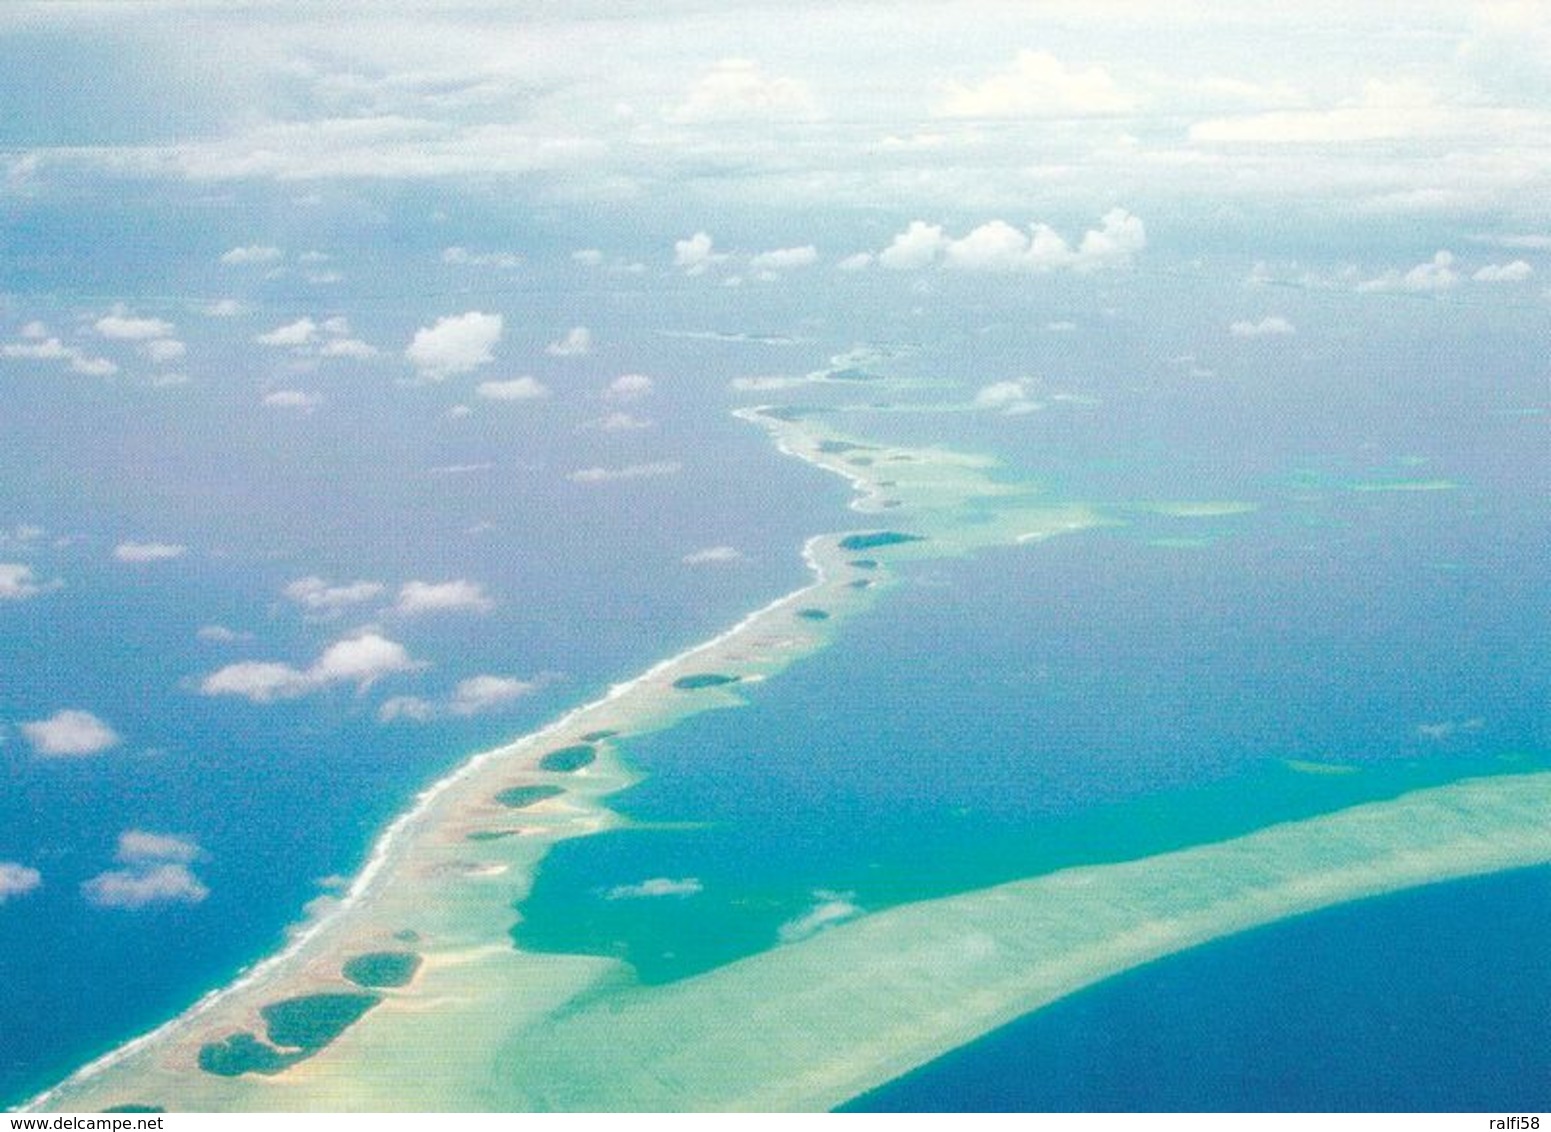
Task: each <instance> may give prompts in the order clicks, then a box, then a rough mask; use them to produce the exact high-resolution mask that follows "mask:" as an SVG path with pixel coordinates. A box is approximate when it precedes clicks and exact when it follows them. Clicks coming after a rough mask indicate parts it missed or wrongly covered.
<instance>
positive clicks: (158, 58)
mask: <svg viewBox="0 0 1551 1132" xmlns="http://www.w3.org/2000/svg"><path fill="white" fill-rule="evenodd" d="M302 11H303V12H304V13H305V15H303V16H301V17H298V15H297V10H296V9H295V7H294V6H293V5H284V4H267V3H235V4H230V3H220V4H217V3H159V2H147V3H136V2H133V0H114V2H101V3H92V2H82V3H68V4H47V3H43V4H35V3H26V2H21V3H14V4H10V5H7V6H6V10H5V11H4V13H0V52H3V58H4V61H5V66H4V68H3V70H0V73H3V74H4V75H5V76H6V77H5V78H4V79H3V80H0V83H3V84H4V87H3V102H4V103H5V104H6V105H7V106H9V107H10V108H11V112H10V113H7V114H6V115H5V121H4V123H3V125H0V146H3V150H4V160H5V168H6V174H5V178H6V187H7V195H8V196H10V197H13V198H14V197H22V198H29V197H31V198H36V197H39V196H47V195H49V194H51V193H57V192H60V191H63V190H64V189H65V187H66V186H68V185H69V184H71V183H72V182H73V181H76V180H77V179H79V178H118V179H122V180H125V181H130V182H140V183H160V182H181V183H184V184H187V185H191V186H199V187H201V188H203V189H204V190H205V191H207V192H221V191H224V190H229V189H231V188H233V187H235V186H237V185H244V184H253V183H266V182H272V183H283V184H287V185H289V186H291V188H292V191H293V192H295V193H296V194H297V195H303V194H305V193H306V192H307V191H308V189H309V188H317V187H318V186H320V185H321V184H323V183H328V182H334V181H340V180H345V181H351V182H356V183H362V182H372V181H376V182H379V183H384V184H386V183H399V182H426V181H448V180H457V179H470V180H474V179H484V180H485V181H486V182H487V183H500V184H502V185H503V186H504V187H506V188H507V189H509V190H514V191H517V192H520V193H521V194H522V195H523V196H524V197H525V198H527V199H529V200H530V201H532V202H534V203H535V204H536V205H542V206H550V205H564V206H574V207H578V208H583V207H587V206H589V205H590V206H592V207H594V208H595V209H597V210H598V211H599V212H602V211H604V210H605V209H607V208H611V207H618V206H622V205H628V204H655V205H663V204H665V203H667V202H669V201H678V200H689V201H694V202H696V203H700V204H702V205H704V206H705V207H707V208H727V207H734V208H735V207H745V206H746V207H758V208H760V209H772V208H775V209H809V210H813V209H822V210H827V209H832V208H836V207H841V208H859V209H878V208H883V209H888V210H890V211H894V210H902V211H908V210H913V213H914V215H915V216H918V217H919V218H921V219H924V220H928V221H931V220H933V219H934V218H941V217H943V216H945V215H949V214H953V215H966V214H968V213H969V212H970V211H972V210H978V211H980V212H982V213H984V214H985V215H986V217H987V218H990V217H994V216H999V215H1003V214H1008V219H1009V221H1010V222H1012V223H1014V224H1020V225H1021V224H1023V223H1027V220H1026V219H1025V216H1026V214H1027V213H1028V211H1029V209H1030V208H1031V207H1033V206H1038V207H1039V209H1040V210H1041V211H1042V212H1047V213H1049V214H1051V215H1061V216H1079V217H1082V218H1083V219H1089V218H1091V217H1093V216H1097V215H1102V214H1103V212H1105V211H1106V210H1107V209H1108V208H1109V207H1113V206H1115V205H1120V206H1123V207H1126V208H1128V209H1130V210H1131V211H1133V212H1138V213H1141V214H1142V215H1143V216H1144V218H1145V217H1147V216H1148V215H1149V214H1152V215H1156V214H1157V213H1158V210H1160V209H1163V210H1167V211H1168V212H1169V213H1171V214H1172V213H1179V214H1182V215H1179V216H1178V217H1177V220H1178V222H1179V223H1181V224H1189V225H1191V226H1192V227H1195V226H1199V227H1201V228H1204V229H1210V228H1212V227H1214V226H1219V225H1221V226H1228V227H1232V226H1234V225H1235V224H1236V223H1243V220H1242V217H1241V216H1240V215H1239V214H1240V213H1241V212H1243V213H1248V214H1253V215H1255V216H1258V217H1261V218H1263V217H1264V216H1265V214H1266V213H1267V212H1268V211H1271V212H1281V211H1283V210H1288V209H1290V210H1291V213H1292V215H1293V216H1294V217H1297V218H1299V219H1302V220H1312V219H1315V218H1316V217H1317V216H1320V215H1325V214H1327V213H1328V211H1329V210H1331V209H1336V210H1338V211H1339V212H1340V213H1341V214H1342V215H1343V216H1344V218H1345V219H1347V220H1348V221H1350V222H1351V223H1353V224H1354V225H1359V226H1360V225H1361V224H1363V223H1367V224H1370V225H1373V226H1378V227H1382V226H1385V225H1388V224H1392V223H1428V222H1434V221H1439V220H1451V221H1456V222H1461V221H1466V220H1469V221H1471V222H1473V223H1475V224H1478V225H1483V226H1485V225H1487V224H1488V223H1490V224H1491V226H1492V227H1493V229H1495V230H1496V234H1499V235H1513V234H1518V233H1519V232H1520V231H1521V230H1522V232H1523V233H1525V234H1535V233H1537V232H1539V231H1540V230H1541V229H1543V228H1544V227H1545V222H1546V215H1545V212H1546V208H1547V205H1546V204H1545V203H1544V202H1545V201H1546V200H1547V199H1551V194H1547V193H1546V192H1545V191H1544V190H1545V188H1546V177H1547V172H1548V161H1551V156H1548V154H1551V148H1548V147H1551V95H1548V93H1547V92H1548V91H1551V31H1548V29H1547V26H1546V22H1545V20H1544V19H1543V18H1542V13H1540V12H1539V11H1537V5H1535V4H1533V3H1497V4H1485V3H1483V4H1469V3H1428V2H1422V3H1407V4H1362V5H1353V4H1337V3H1323V2H1302V3H1297V4H1288V5H1275V6H1266V5H1255V6H1244V5H1232V4H1222V3H1188V2H1186V3H1168V4H1163V3H1143V2H1124V0H1109V2H1100V3H1080V4H1079V3H1060V2H1052V3H1041V4H1036V5H1030V4H998V3H975V2H965V3H954V4H911V3H900V2H892V3H889V2H880V3H850V4H843V5H838V6H832V5H822V6H815V7H811V8H807V9H802V8H793V7H792V6H790V5H770V4H751V3H734V4H720V3H718V4H700V3H670V4H662V5H652V6H651V8H650V11H647V12H632V11H630V10H629V9H628V8H625V9H622V8H621V7H620V6H619V5H608V4H599V3H593V4H587V3H578V4H568V5H551V4H526V5H523V4H493V3H462V4H456V3H454V4H441V5H413V4H397V3H391V2H390V3H384V4H354V3H341V4H330V5H326V6H312V7H310V8H304V9H303V10H302ZM368 191H369V190H368ZM1192 201H1193V202H1194V204H1193V205H1192ZM1206 201H1210V204H1209V205H1208V204H1206ZM598 219H599V225H600V230H604V229H605V228H606V221H605V220H604V218H603V217H602V216H599V218H598ZM806 242H807V241H804V243H806ZM799 246H801V245H799ZM835 250H837V251H838V250H840V249H839V248H836V249H835ZM848 250H849V251H852V252H855V251H863V250H868V249H867V248H866V247H865V246H864V245H859V246H856V247H852V248H850V249H848Z"/></svg>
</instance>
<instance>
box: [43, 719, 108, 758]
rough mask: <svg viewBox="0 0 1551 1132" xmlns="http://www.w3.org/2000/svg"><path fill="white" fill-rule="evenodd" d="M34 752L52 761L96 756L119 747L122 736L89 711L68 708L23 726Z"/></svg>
mask: <svg viewBox="0 0 1551 1132" xmlns="http://www.w3.org/2000/svg"><path fill="white" fill-rule="evenodd" d="M21 729H22V734H23V735H25V736H26V737H27V741H28V742H29V743H31V744H32V749H33V750H34V751H36V752H37V753H38V754H40V755H46V756H48V757H50V758H57V757H66V756H77V755H95V754H99V753H101V752H102V751H106V750H107V749H108V748H109V747H113V746H117V745H118V743H119V742H120V741H121V740H120V738H119V735H118V732H116V731H114V730H113V728H111V727H109V726H108V725H107V724H106V723H104V722H103V721H102V720H100V719H98V718H97V717H96V716H95V715H93V714H92V713H91V712H89V711H81V710H79V709H76V708H67V709H65V710H63V711H57V712H55V713H54V714H53V715H51V716H49V718H47V719H39V720H34V721H33V722H31V723H23V724H22V725H21Z"/></svg>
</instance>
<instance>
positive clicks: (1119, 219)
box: [878, 208, 1147, 272]
mask: <svg viewBox="0 0 1551 1132" xmlns="http://www.w3.org/2000/svg"><path fill="white" fill-rule="evenodd" d="M1146 246H1147V229H1146V226H1145V225H1143V223H1142V221H1141V219H1140V218H1139V217H1137V216H1134V215H1132V214H1131V213H1130V212H1127V211H1126V210H1125V209H1123V208H1113V209H1110V211H1108V212H1106V213H1105V214H1104V215H1103V216H1102V217H1101V218H1100V220H1099V226H1098V227H1097V228H1090V229H1088V231H1086V232H1084V233H1083V235H1082V238H1081V239H1080V240H1079V241H1078V243H1077V246H1076V247H1075V248H1074V247H1073V246H1072V245H1071V244H1070V243H1069V242H1068V241H1067V239H1066V238H1065V237H1064V236H1062V235H1061V234H1060V233H1059V232H1057V231H1056V230H1055V229H1053V228H1051V227H1050V226H1049V225H1047V224H1033V225H1030V226H1029V229H1028V232H1027V234H1025V233H1024V232H1023V231H1022V230H1020V229H1018V228H1015V227H1013V225H1011V224H1009V223H1007V222H1006V221H1005V220H990V221H987V222H986V223H985V224H982V225H980V226H979V227H977V228H974V229H972V230H971V231H970V232H969V233H968V234H967V235H965V236H963V237H962V238H959V239H954V238H953V237H951V236H948V235H947V234H946V233H945V232H944V231H943V228H942V226H941V225H940V224H928V223H926V222H925V221H923V220H913V221H911V223H910V225H909V226H908V227H907V228H906V229H905V230H904V231H903V232H901V233H899V234H898V235H896V236H895V237H894V239H893V241H892V242H891V243H890V244H889V246H888V247H886V248H884V249H883V251H881V252H879V253H878V263H879V264H881V265H882V266H884V267H887V268H890V269H892V270H895V271H910V270H915V269H919V268H923V267H928V266H930V265H932V264H933V263H936V262H937V261H938V260H939V258H941V260H942V262H943V263H944V264H945V265H946V266H947V267H949V268H952V269H954V270H958V271H972V272H1017V271H1033V272H1042V271H1056V270H1063V269H1064V270H1071V271H1077V272H1090V271H1101V270H1104V269H1106V268H1117V267H1125V266H1128V265H1129V264H1130V263H1131V261H1132V259H1133V258H1134V257H1135V255H1136V253H1137V252H1140V251H1141V250H1142V249H1143V248H1145V247H1146Z"/></svg>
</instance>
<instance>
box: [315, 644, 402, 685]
mask: <svg viewBox="0 0 1551 1132" xmlns="http://www.w3.org/2000/svg"><path fill="white" fill-rule="evenodd" d="M420 667H421V665H420V664H419V663H418V662H417V661H415V660H413V659H411V657H410V655H409V652H408V650H406V649H405V648H404V646H403V645H401V644H399V643H398V642H397V641H390V640H388V638H386V637H383V636H381V635H379V634H377V633H363V634H361V635H360V636H359V637H351V638H349V639H348V640H343V641H335V642H334V643H333V644H332V645H330V646H329V647H328V648H326V649H324V650H323V655H321V656H320V657H318V659H317V661H316V662H314V664H313V666H312V667H311V668H310V669H308V670H307V675H308V678H309V679H310V680H312V681H313V682H314V683H317V684H336V683H348V684H354V685H355V686H356V687H357V688H367V687H370V686H371V685H372V684H374V683H376V682H377V681H378V680H380V679H382V678H383V677H384V676H388V675H391V674H393V673H395V672H412V671H414V670H415V669H417V668H420Z"/></svg>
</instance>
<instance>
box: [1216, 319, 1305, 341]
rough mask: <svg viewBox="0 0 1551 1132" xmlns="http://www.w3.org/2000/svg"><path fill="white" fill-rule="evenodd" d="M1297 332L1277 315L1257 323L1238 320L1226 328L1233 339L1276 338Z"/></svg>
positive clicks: (1296, 329)
mask: <svg viewBox="0 0 1551 1132" xmlns="http://www.w3.org/2000/svg"><path fill="white" fill-rule="evenodd" d="M1297 332H1298V328H1297V327H1295V326H1294V325H1293V324H1292V323H1291V322H1288V321H1287V319H1285V318H1283V317H1282V316H1281V315H1279V314H1270V315H1267V316H1266V317H1265V318H1262V319H1261V320H1260V321H1259V322H1251V321H1249V320H1248V319H1239V320H1238V321H1237V322H1233V323H1230V324H1229V326H1228V333H1229V334H1231V335H1233V337H1235V338H1276V337H1285V336H1287V335H1291V334H1296V333H1297Z"/></svg>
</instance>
